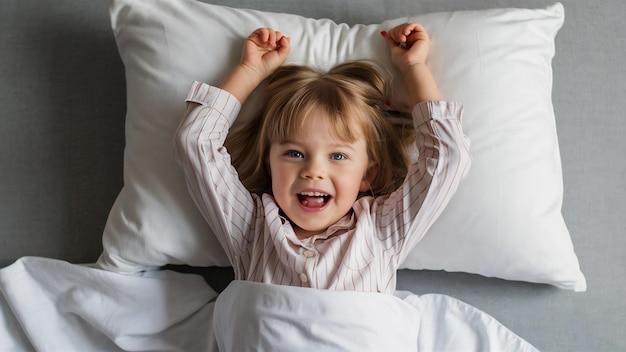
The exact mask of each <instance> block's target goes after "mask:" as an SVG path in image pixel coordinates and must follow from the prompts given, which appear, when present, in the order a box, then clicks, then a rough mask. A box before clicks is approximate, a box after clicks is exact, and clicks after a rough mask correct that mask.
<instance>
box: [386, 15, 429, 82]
mask: <svg viewBox="0 0 626 352" xmlns="http://www.w3.org/2000/svg"><path fill="white" fill-rule="evenodd" d="M381 34H382V35H383V36H384V37H385V39H386V40H387V44H389V49H390V51H391V60H392V62H393V64H394V65H395V66H396V67H397V68H398V69H399V70H400V71H401V72H405V71H407V70H408V69H410V68H411V67H412V66H414V65H422V64H425V63H426V58H427V57H428V51H429V49H430V38H429V36H428V32H427V31H426V28H424V26H422V25H421V24H419V23H415V22H412V23H404V24H401V25H398V26H396V27H394V28H392V29H391V30H389V32H381Z"/></svg>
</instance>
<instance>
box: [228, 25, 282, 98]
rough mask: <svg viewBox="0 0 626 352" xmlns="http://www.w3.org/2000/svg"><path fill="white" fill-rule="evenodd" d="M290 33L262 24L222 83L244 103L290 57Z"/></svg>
mask: <svg viewBox="0 0 626 352" xmlns="http://www.w3.org/2000/svg"><path fill="white" fill-rule="evenodd" d="M289 44H290V41H289V37H286V36H284V35H283V34H282V33H281V32H279V31H275V30H273V29H271V28H259V29H257V30H255V31H254V32H252V34H250V35H249V36H248V38H246V42H245V44H244V47H243V54H242V56H241V61H240V63H239V65H237V66H236V67H235V68H234V69H233V70H232V71H231V72H230V74H229V75H228V76H227V77H226V79H225V80H224V81H223V82H222V84H221V85H220V87H221V88H222V89H224V90H225V91H227V92H229V93H230V94H232V95H233V96H234V97H235V98H237V100H239V101H240V102H241V103H243V102H244V101H245V100H246V99H247V98H248V96H249V95H250V93H252V91H253V90H254V89H255V88H256V87H257V86H258V85H259V83H261V81H263V80H264V79H265V78H267V77H268V76H269V75H270V74H271V73H272V72H274V71H275V70H276V69H277V68H278V67H279V66H280V65H282V63H283V62H284V61H285V59H286V58H287V55H289V49H290V45H289Z"/></svg>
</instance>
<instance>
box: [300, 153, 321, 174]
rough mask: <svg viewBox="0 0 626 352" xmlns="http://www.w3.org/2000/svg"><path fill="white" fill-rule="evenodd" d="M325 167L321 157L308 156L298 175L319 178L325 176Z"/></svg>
mask: <svg viewBox="0 0 626 352" xmlns="http://www.w3.org/2000/svg"><path fill="white" fill-rule="evenodd" d="M326 173H327V169H326V164H325V163H324V160H321V158H319V157H316V158H310V159H309V160H307V162H306V163H304V165H303V167H302V171H301V172H300V177H302V178H306V179H312V180H321V179H324V178H325V177H326Z"/></svg>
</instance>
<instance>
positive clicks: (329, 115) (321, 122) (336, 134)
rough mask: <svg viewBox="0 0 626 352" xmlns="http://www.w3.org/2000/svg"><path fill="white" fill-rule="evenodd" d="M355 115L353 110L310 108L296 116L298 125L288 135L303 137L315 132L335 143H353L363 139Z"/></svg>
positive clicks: (361, 130)
mask: <svg viewBox="0 0 626 352" xmlns="http://www.w3.org/2000/svg"><path fill="white" fill-rule="evenodd" d="M356 113H357V112H356V111H355V109H353V111H348V112H338V111H333V112H329V111H328V109H325V108H322V107H318V106H310V107H308V108H306V109H303V110H302V111H300V113H299V114H298V116H297V121H299V123H298V124H296V125H295V126H294V127H296V126H297V127H296V128H292V129H291V131H289V135H290V136H298V137H303V136H306V135H308V134H311V133H312V132H315V133H316V134H323V135H325V136H326V138H329V139H333V140H336V141H342V142H355V141H356V140H358V139H363V138H364V137H363V136H364V134H363V127H362V125H361V122H360V119H359V118H358V117H357V116H355V115H354V114H356Z"/></svg>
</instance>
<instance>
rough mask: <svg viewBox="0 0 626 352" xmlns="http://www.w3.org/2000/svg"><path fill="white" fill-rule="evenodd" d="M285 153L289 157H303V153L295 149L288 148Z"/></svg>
mask: <svg viewBox="0 0 626 352" xmlns="http://www.w3.org/2000/svg"><path fill="white" fill-rule="evenodd" d="M285 155H286V156H288V157H290V158H304V154H302V153H300V152H299V151H297V150H288V151H287V152H286V153H285Z"/></svg>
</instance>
